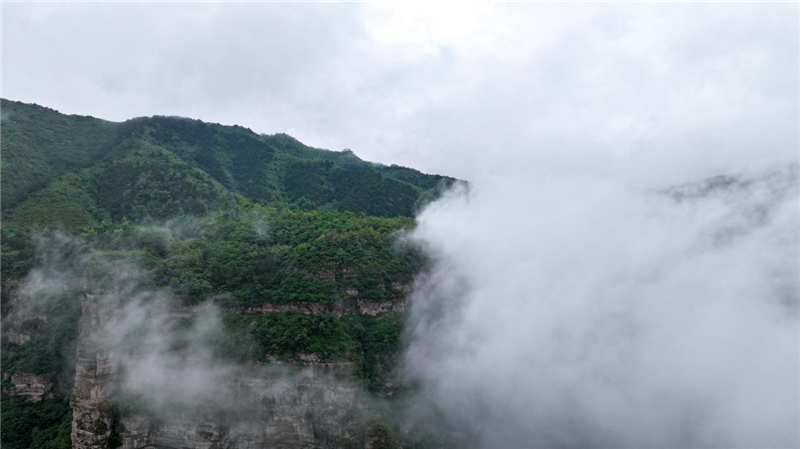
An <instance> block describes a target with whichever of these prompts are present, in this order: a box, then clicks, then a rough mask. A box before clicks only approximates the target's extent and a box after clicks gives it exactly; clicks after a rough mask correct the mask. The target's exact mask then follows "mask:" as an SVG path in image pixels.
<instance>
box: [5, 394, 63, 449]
mask: <svg viewBox="0 0 800 449" xmlns="http://www.w3.org/2000/svg"><path fill="white" fill-rule="evenodd" d="M2 401H3V413H2V427H0V431H1V433H0V439H2V441H3V448H4V449H69V448H70V447H72V444H71V440H70V431H71V425H72V410H71V409H70V406H69V399H68V398H67V397H66V395H64V396H61V397H58V398H54V399H45V400H43V401H41V402H37V403H34V404H31V403H27V402H24V401H23V400H22V399H21V398H17V397H14V396H11V395H6V394H5V393H3V395H2Z"/></svg>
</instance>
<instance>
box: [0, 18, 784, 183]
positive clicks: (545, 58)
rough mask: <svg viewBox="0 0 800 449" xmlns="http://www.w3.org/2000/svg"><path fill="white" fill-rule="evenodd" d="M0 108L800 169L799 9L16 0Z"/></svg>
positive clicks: (611, 169)
mask: <svg viewBox="0 0 800 449" xmlns="http://www.w3.org/2000/svg"><path fill="white" fill-rule="evenodd" d="M2 8H3V10H2V13H3V19H2V20H3V23H2V25H3V55H2V63H3V64H2V66H3V67H2V95H3V97H4V98H8V99H14V100H21V101H26V102H36V103H39V104H43V105H46V106H49V107H52V108H55V109H58V110H59V111H62V112H67V113H78V114H88V115H94V116H97V117H102V118H106V119H110V120H124V119H126V118H130V117H133V116H141V115H152V114H170V115H173V114H174V115H181V116H189V117H194V118H200V119H203V120H207V121H214V122H220V123H225V124H241V125H244V126H247V127H249V128H251V129H253V130H254V131H257V132H265V133H275V132H286V133H289V134H291V135H293V136H295V137H297V138H299V139H300V140H301V141H303V142H305V143H307V144H310V145H313V146H317V147H321V148H328V149H334V150H341V149H343V148H351V149H352V150H353V151H355V152H356V154H358V155H359V156H361V157H362V158H364V159H368V160H374V161H379V162H384V163H399V164H403V165H407V166H412V167H416V168H419V169H421V170H424V171H428V172H438V173H443V174H450V175H455V176H459V177H462V178H468V179H470V180H472V181H476V180H479V179H481V178H483V177H487V176H504V175H506V173H507V172H508V171H514V170H518V171H524V172H525V173H528V174H530V175H535V174H537V173H554V172H560V171H567V172H577V173H582V172H586V171H590V172H593V173H595V174H600V175H602V176H614V177H625V178H626V179H629V180H630V181H631V182H633V183H638V184H649V185H652V184H656V185H666V184H671V183H674V182H681V181H689V180H693V179H696V178H699V177H705V176H711V175H715V174H718V173H721V172H731V171H736V170H738V169H740V168H742V167H749V166H752V165H754V164H764V163H767V162H768V160H775V159H780V160H786V159H792V158H796V157H797V144H798V136H797V121H798V87H797V80H798V51H799V47H798V9H797V5H796V4H767V5H760V4H709V5H697V4H694V5H690V4H663V3H662V4H641V3H640V4H603V5H601V4H594V5H590V4H567V5H559V4H489V3H460V4H458V5H457V6H456V5H453V4H437V3H422V4H412V5H388V4H384V5H377V4H353V3H339V4H319V3H304V4H290V3H270V4H253V3H240V4H230V3H213V4H209V3H196V4H191V3H173V4H158V3H146V4H145V3H124V4H120V3H78V4H59V3H39V4H25V3H7V2H4V3H3V6H2Z"/></svg>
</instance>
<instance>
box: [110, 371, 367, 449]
mask: <svg viewBox="0 0 800 449" xmlns="http://www.w3.org/2000/svg"><path fill="white" fill-rule="evenodd" d="M350 368H351V367H350V366H346V364H339V365H317V364H314V363H309V364H307V365H306V366H305V367H303V368H300V369H297V368H296V367H291V366H289V365H286V364H282V363H271V364H266V365H255V366H254V367H253V368H252V369H251V370H248V374H247V375H246V376H244V377H241V378H239V379H237V380H236V385H234V386H233V387H234V388H232V391H235V392H236V393H235V397H234V398H231V399H232V401H231V403H232V404H235V409H231V410H221V409H217V410H215V411H212V409H211V408H206V407H197V409H196V410H194V411H193V413H189V414H187V413H185V412H184V413H181V414H169V413H159V414H153V415H151V416H142V415H137V416H128V417H125V418H123V420H122V424H123V426H124V428H125V431H124V433H123V435H122V440H123V444H122V447H123V449H135V448H142V447H151V446H168V447H181V448H184V447H186V448H203V449H234V448H244V449H250V448H253V449H255V448H264V447H280V448H320V447H330V446H332V445H333V444H334V442H335V441H336V439H337V438H339V437H349V435H347V433H346V430H345V429H347V428H348V425H347V424H348V421H349V420H350V419H352V417H353V416H354V413H355V412H356V411H357V410H358V409H359V407H361V405H362V404H361V400H360V394H359V391H360V389H359V387H358V386H356V385H355V384H353V383H352V382H350V381H348V380H347V376H346V373H347V372H348V370H349V369H350ZM212 413H213V415H212Z"/></svg>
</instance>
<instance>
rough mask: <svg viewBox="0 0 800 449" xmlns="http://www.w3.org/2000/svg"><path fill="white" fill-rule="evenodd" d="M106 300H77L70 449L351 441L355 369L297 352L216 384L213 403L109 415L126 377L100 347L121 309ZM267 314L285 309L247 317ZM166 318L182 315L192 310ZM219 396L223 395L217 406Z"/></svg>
mask: <svg viewBox="0 0 800 449" xmlns="http://www.w3.org/2000/svg"><path fill="white" fill-rule="evenodd" d="M109 296H113V295H111V294H109V293H94V294H86V295H84V297H83V299H82V301H81V311H82V314H83V316H82V318H81V323H80V332H79V337H78V344H77V358H76V372H75V385H74V392H73V396H72V398H73V399H72V411H73V421H72V446H73V447H74V448H80V449H90V448H110V447H112V444H114V445H116V444H121V447H122V448H123V449H134V448H144V447H168V448H206V449H234V448H245V449H247V448H263V447H280V448H324V447H334V446H336V444H337V440H339V439H340V438H351V437H352V435H350V434H349V433H348V429H351V428H352V427H353V426H352V425H351V424H352V423H353V422H354V420H356V419H358V418H357V417H358V416H359V413H360V410H362V409H363V407H364V403H365V401H363V399H362V394H361V392H362V389H361V387H360V386H359V385H357V384H355V383H354V382H353V381H352V374H353V370H354V365H353V364H352V363H350V362H331V361H321V360H319V359H318V358H317V356H316V355H314V354H301V355H300V356H299V359H298V360H295V361H292V362H291V363H290V362H285V361H281V360H279V359H277V358H274V359H270V361H269V363H253V364H250V365H247V366H245V367H243V368H242V369H241V370H239V371H237V375H236V376H228V377H226V380H225V382H226V384H220V385H218V386H216V387H215V389H216V390H218V392H217V393H219V392H222V393H223V394H222V395H220V394H216V395H211V396H213V397H214V399H211V400H212V401H215V402H213V403H209V402H204V401H206V400H205V399H199V400H198V401H197V403H192V405H190V406H185V405H182V406H180V407H176V408H175V409H171V410H154V409H148V410H139V411H136V412H131V411H127V412H126V414H124V415H123V416H121V417H119V416H117V417H115V414H114V412H113V409H114V407H113V406H112V396H114V395H115V393H116V391H115V390H116V389H117V388H119V385H121V384H122V383H123V380H124V378H125V376H127V375H128V374H124V373H123V370H121V369H120V367H119V365H120V364H119V363H117V362H118V361H116V360H115V358H114V354H112V353H108V352H106V351H104V349H103V348H102V345H101V344H98V342H100V341H101V340H99V339H98V336H100V335H102V333H103V332H105V331H107V330H110V328H111V327H112V326H115V325H114V324H113V318H114V314H115V313H116V311H117V310H119V308H120V307H119V306H118V305H114V304H111V303H109V302H105V301H107V298H108V297H109ZM104 298H105V299H104ZM351 301H352V302H353V304H354V305H353V306H352V307H354V309H353V310H354V311H358V310H360V308H361V307H362V305H361V304H360V303H358V302H356V301H354V300H351ZM112 302H113V301H112ZM365 304H367V303H365ZM392 304H393V303H392V302H388V303H386V304H379V305H372V304H371V303H369V304H367V306H366V308H365V310H368V311H371V312H372V311H374V313H379V311H382V310H384V308H386V309H388V310H391V309H392V308H393V307H398V308H399V307H402V305H404V303H399V302H398V303H397V305H394V306H393V305H392ZM401 304H402V305H401ZM272 311H283V309H280V308H278V309H275V306H262V307H261V309H259V310H250V311H249V312H250V313H258V312H260V313H269V312H272ZM314 311H315V309H309V311H308V313H314ZM165 313H168V314H170V315H173V314H174V315H175V316H177V317H184V316H188V315H190V314H191V313H192V311H191V310H189V309H186V310H184V309H180V310H174V311H173V310H169V311H165ZM126 372H127V371H126ZM176 381H177V382H180V381H181V380H180V379H176ZM211 396H210V397H211ZM220 396H222V397H224V400H223V401H221V402H220V399H219V397H220ZM115 420H117V421H115Z"/></svg>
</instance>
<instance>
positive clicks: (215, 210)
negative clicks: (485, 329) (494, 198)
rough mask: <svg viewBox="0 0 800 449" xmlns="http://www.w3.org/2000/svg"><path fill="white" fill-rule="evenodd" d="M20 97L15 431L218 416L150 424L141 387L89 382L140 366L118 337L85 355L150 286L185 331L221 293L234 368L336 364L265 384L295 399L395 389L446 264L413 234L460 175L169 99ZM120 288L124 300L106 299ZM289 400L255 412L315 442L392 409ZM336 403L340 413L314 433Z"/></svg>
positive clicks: (14, 181)
mask: <svg viewBox="0 0 800 449" xmlns="http://www.w3.org/2000/svg"><path fill="white" fill-rule="evenodd" d="M0 111H1V112H2V122H0V132H1V133H2V134H1V135H0V151H1V152H2V172H1V173H2V221H3V223H2V312H3V324H4V326H3V338H2V368H3V388H2V391H3V413H2V419H3V425H2V432H3V433H2V438H3V447H8V448H28V447H36V448H43V447H48V448H53V447H59V448H63V447H70V446H72V447H118V446H120V445H121V446H123V447H132V446H131V445H134V446H136V445H140V444H155V445H160V446H164V447H169V446H170V444H172V443H169V442H170V441H173V442H174V438H178V437H175V436H174V435H172V434H171V433H169V432H172V431H173V430H174V431H178V430H176V429H183V426H190V427H192V426H197V429H196V432H198V434H197V435H206V432H205V431H201V430H202V429H204V428H205V427H203V426H207V425H208V423H203V421H202V419H201V418H200V417H196V418H189V420H188V422H183V421H181V422H180V423H179V424H175V425H176V426H178V427H175V428H171V427H169V426H166V427H165V429H167V430H163V429H162V431H155V430H153V429H150V430H148V429H147V428H144V429H142V428H139V427H137V426H139V424H141V423H142V419H145V420H147V419H151V418H154V417H155V415H152V413H153V412H152V410H151V411H150V412H148V411H147V410H145V409H142V408H141V406H139V405H137V406H136V407H133V408H132V406H131V404H139V403H140V402H141V400H140V399H137V398H136V397H126V398H125V399H124V400H122V399H119V398H118V397H116V396H114V397H111V396H107V395H105V393H104V394H101V395H100V396H97V394H98V393H92V394H91V395H90V394H89V393H87V392H86V390H85V389H86V388H89V386H90V385H98V384H100V385H105V386H107V387H108V389H109V391H111V390H113V389H115V388H117V387H115V385H116V386H118V385H119V383H120V382H121V380H120V379H119V376H117V375H116V374H114V372H115V370H116V368H114V367H113V366H112V365H107V366H106V365H104V366H106V368H101V366H100V365H98V363H101V362H100V360H101V359H102V360H105V359H104V358H103V357H106V356H103V355H102V354H104V353H103V352H102V351H101V352H99V353H97V355H96V356H93V357H91V358H86V357H85V356H83V355H81V354H84V353H85V352H86V351H88V349H87V348H89V347H90V346H92V345H93V344H94V343H91V342H92V341H93V338H95V337H93V335H95V334H98V333H100V332H101V331H103V326H104V324H103V323H104V322H103V321H102V320H101V321H97V320H98V319H100V318H98V317H102V316H105V317H114V316H116V315H118V313H119V312H120V311H123V310H124V309H125V307H128V306H129V305H130V304H131V303H136V302H137V301H139V299H137V298H139V297H141V295H143V294H144V295H145V296H147V297H148V298H150V297H153V298H160V299H158V300H148V301H149V302H147V304H145V305H144V306H143V308H144V309H146V310H150V309H151V308H152V307H155V305H157V304H159V302H160V301H161V302H165V303H169V304H171V305H170V306H169V308H168V309H164V310H161V311H160V312H159V313H158V314H156V316H155V317H154V319H156V320H167V322H169V323H171V324H169V325H167V324H165V325H164V326H165V328H163V329H158V330H157V332H158V333H161V332H166V331H168V332H169V335H173V333H174V334H175V335H184V333H185V332H186V328H187V327H191V323H192V322H193V320H195V319H197V318H196V317H197V316H198V314H201V315H202V313H203V312H202V310H204V304H207V303H209V302H211V303H213V304H214V305H215V307H217V310H219V314H220V316H219V320H220V326H221V329H220V332H221V333H222V334H221V335H222V336H221V337H218V338H219V339H220V340H219V341H217V340H215V343H214V344H213V345H210V346H208V347H205V350H207V351H210V352H211V353H214V354H216V355H215V356H214V357H217V358H218V359H217V362H218V363H220V364H222V365H225V364H234V365H236V366H240V365H241V364H248V365H247V366H251V365H252V366H253V367H254V368H253V370H252V371H249V370H247V371H246V372H245V374H244V375H245V377H246V378H252V381H253V382H263V381H265V379H263V378H261V377H259V376H261V374H258V373H262V371H263V369H267V368H263V369H262V368H258V367H261V366H272V364H274V363H278V364H279V365H280V364H287V365H286V366H290V367H296V368H298V369H299V368H302V367H305V368H303V369H313V370H315V371H314V372H315V374H314V376H312V379H323V380H324V381H323V382H322V383H321V384H319V383H316V382H317V381H310V382H311V383H308V382H307V381H305V380H298V382H300V384H298V385H297V388H298V390H297V392H293V391H294V390H292V388H294V387H291V386H290V387H287V388H289V390H280V391H277V392H272V393H270V392H269V391H267V392H263V391H262V393H259V394H268V395H269V394H278V395H283V396H280V397H284V396H286V395H288V396H287V397H289V398H290V402H292V401H294V399H291V398H294V397H299V396H297V395H303V394H305V393H303V391H307V390H308V389H309V388H312V389H318V388H323V389H327V388H334V389H337V388H338V389H342V388H344V389H345V391H349V393H348V395H349V396H348V395H345V398H347V397H350V398H351V400H355V399H353V398H354V397H355V396H353V395H355V394H356V390H352V389H351V387H352V386H354V385H361V386H363V388H364V390H365V391H370V392H372V393H373V394H378V395H387V394H392V392H393V391H395V390H397V388H399V384H398V383H397V382H396V381H395V380H394V376H395V374H394V364H395V362H396V359H397V354H398V352H399V350H400V348H401V346H402V344H403V343H402V332H403V326H404V321H405V313H404V309H405V300H406V295H407V293H408V290H409V288H410V285H411V282H412V281H413V279H414V276H415V275H416V274H417V273H418V272H419V271H420V270H421V269H422V268H423V267H424V265H425V263H426V262H425V257H424V254H423V253H422V252H421V251H420V250H419V249H418V248H415V247H413V246H410V245H406V244H404V243H403V239H402V238H401V237H402V235H403V233H404V232H405V231H407V230H409V229H411V228H412V227H413V226H414V220H413V218H412V217H413V215H414V213H415V212H416V211H417V210H418V208H419V207H421V206H422V205H424V204H425V203H426V202H427V201H430V200H432V199H434V198H436V196H437V195H438V194H439V193H440V192H441V191H442V190H443V189H445V188H447V187H448V186H449V185H451V184H452V183H453V182H455V180H454V179H453V178H448V177H444V176H439V175H426V174H423V173H420V172H418V171H416V170H413V169H409V168H405V167H399V166H394V165H393V166H383V165H379V164H373V163H369V162H365V161H362V160H361V159H359V158H358V157H357V156H355V155H354V154H353V153H352V152H351V151H349V150H345V151H341V152H336V151H327V150H320V149H315V148H310V147H308V146H305V145H303V144H302V143H300V142H299V141H297V140H296V139H294V138H292V137H290V136H288V135H285V134H276V135H258V134H256V133H254V132H252V131H250V130H248V129H246V128H243V127H240V126H223V125H217V124H210V123H204V122H202V121H199V120H192V119H185V118H178V117H158V116H156V117H142V118H136V119H131V120H128V121H125V122H121V123H114V122H109V121H104V120H100V119H97V118H94V117H83V116H73V115H64V114H60V113H59V112H57V111H55V110H52V109H49V108H46V107H42V106H37V105H30V104H24V103H20V102H15V101H9V100H2V102H0ZM130 276H134V277H135V278H136V281H135V282H134V283H131V282H130V279H129V277H130ZM126 283H127V284H126ZM111 291H114V292H117V293H114V294H113V295H111V294H110V293H109V292H111ZM104 295H108V296H109V297H110V298H111V299H109V301H110V302H108V301H106V302H103V301H101V302H97V301H96V300H95V299H93V298H97V297H98V296H99V297H104ZM126 295H128V296H126ZM131 295H132V296H131ZM154 304H155V305H154ZM117 318H119V317H117ZM107 319H108V318H107ZM142 324H143V323H139V325H142ZM165 329H166V330H165ZM137 335H138V334H137ZM98 338H99V337H98ZM170 338H171V337H170ZM176 338H177V337H176ZM179 338H180V339H184V338H185V336H184V337H179ZM215 338H217V337H215ZM92 351H96V349H92ZM120 351H123V352H124V350H123V349H122V348H114V350H113V351H111V352H108V354H111V353H117V354H119V353H120ZM178 353H180V351H178ZM131 357H132V359H136V358H137V357H141V354H140V353H137V354H136V355H132V356H131ZM119 362H124V361H119ZM102 363H106V362H102ZM123 364H124V363H123ZM265 364H266V365H265ZM281 366H283V365H281ZM331 367H339V368H336V369H335V370H334V371H336V372H337V373H338V374H336V373H331V372H329V371H330V369H333V368H331ZM103 369H109V370H110V371H109V372H107V373H101V371H102V370H103ZM283 369H284V368H281V370H283ZM337 370H338V371H337ZM339 371H341V372H339ZM87 373H89V374H87ZM91 373H94V374H91ZM262 374H263V373H262ZM334 374H335V375H334ZM342 375H344V378H343V379H344V380H335V379H339V378H340V377H341V376H342ZM329 376H333V377H332V378H331V379H328V377H329ZM269 379H272V378H268V379H266V380H269ZM274 380H275V379H272V381H274ZM92 388H95V387H92ZM104 388H105V387H104ZM220 388H226V387H224V386H220ZM98 397H100V398H101V399H98ZM248 400H249V399H248ZM270 400H278V399H275V398H273V399H270ZM98 401H99V402H98ZM325 401H326V400H323V402H321V403H319V402H318V400H317V399H314V400H313V401H312V403H311V404H310V405H313V406H314V407H318V406H323V405H325V406H328V407H333V409H332V411H331V413H332V414H331V415H330V419H333V421H332V422H338V421H336V420H340V418H341V417H340V415H341V411H342V410H347V409H349V408H350V407H352V406H353V405H352V404H351V403H350V402H347V401H345V402H341V400H339V402H336V401H334V403H332V404H330V403H327V402H325ZM245 402H246V401H245ZM292 403H293V402H292ZM248 404H249V403H248ZM348 404H350V405H348ZM248 407H255V408H254V410H255V411H257V412H258V413H263V412H264V410H265V409H263V407H262V406H260V405H257V404H256V405H254V404H249V405H248ZM259 407H261V408H259ZM287 407H289V408H288V409H287V410H284V411H283V412H282V413H286V414H287V415H286V416H285V417H284V418H280V419H279V418H273V419H271V420H267V421H263V422H262V421H259V422H258V423H255V424H254V425H263V426H267V427H268V428H269V429H272V430H270V431H269V432H271V433H270V435H273V433H274V435H273V436H272V437H270V438H273V439H274V438H283V439H287V438H288V440H289V441H293V442H294V443H297V444H299V446H298V447H305V446H307V445H313V446H314V447H317V446H319V445H323V446H336V447H359V445H360V444H361V443H359V442H363V441H364V438H366V436H365V435H366V433H364V432H368V431H369V428H370V426H371V425H372V424H370V423H375V422H376V421H375V419H374V418H373V419H372V421H370V422H366V423H363V422H362V423H360V424H358V425H356V427H355V429H356V430H355V433H353V432H354V431H353V430H352V429H350V430H348V429H349V428H345V427H342V426H339V425H338V424H337V425H335V426H333V428H331V427H330V425H331V423H330V422H327V421H326V420H329V416H328V415H327V414H321V415H315V416H312V415H308V413H307V411H306V410H305V409H302V407H301V408H298V407H300V405H297V406H295V405H292V406H287ZM266 410H273V408H269V407H268V408H267V409H266ZM337 410H339V411H337ZM148 413H151V414H148ZM270 413H275V412H274V410H273V411H271V412H270ZM170 416H172V415H170ZM181 416H183V415H181ZM348 416H349V415H348ZM354 416H356V415H354ZM358 416H360V415H358ZM161 418H164V416H161ZM334 418H335V419H334ZM203 419H205V418H203ZM220 419H221V418H220ZM348 419H349V418H348ZM197 420H199V421H197ZM286 420H288V421H286ZM320 420H322V421H324V422H325V429H324V430H320V429H317V430H315V431H314V432H313V433H312V434H309V433H308V428H309V427H308V426H312V428H313V427H314V426H321V425H322V424H320V422H321V421H320ZM145 422H147V421H145ZM225 422H226V421H224V420H223V421H214V423H215V424H213V425H214V426H222V427H220V428H221V429H224V427H225V426H226V425H227V424H225ZM287 422H291V423H292V426H294V427H293V428H294V429H295V430H287V429H285V428H284V427H282V426H285V425H286V423H287ZM126 425H128V426H129V428H128V429H127V430H126V428H125V426H126ZM298 426H299V427H298ZM192 428H194V427H192ZM169 429H172V430H169ZM303 429H306V430H303ZM359 429H360V430H359ZM381 429H382V430H381ZM379 430H380V432H383V433H382V435H384V437H386V438H389V435H390V434H391V431H390V430H388V428H381V427H379ZM159 432H161V433H159ZM180 432H183V430H180ZM192 432H194V431H192ZM287 432H288V433H287ZM298 432H299V433H298ZM387 432H388V433H387ZM246 435H250V434H248V433H246ZM331 435H334V436H336V435H338V437H336V438H337V439H334V440H331V439H330V438H332V437H331ZM180 438H183V437H180ZM192 438H194V437H192ZM198 438H200V440H203V439H204V438H206V437H205V436H202V437H198ZM214 438H218V440H215V441H216V442H212V443H213V444H212V447H217V446H219V447H223V446H224V444H227V445H228V446H224V447H237V445H240V444H242V443H241V441H239V440H236V441H234V440H230V441H229V440H226V438H229V436H228V435H226V433H225V431H223V430H220V431H219V433H218V435H217V436H216V437H214ZM200 440H197V441H195V440H191V438H190V440H185V441H184V440H180V441H182V442H181V443H180V444H182V445H184V446H193V445H196V444H200V443H198V441H200ZM223 441H228V442H227V443H223ZM270 441H272V440H270ZM206 443H207V441H205V440H203V443H202V444H201V446H202V447H206V446H205V444H206ZM273 443H274V441H273ZM294 443H293V444H294ZM174 444H178V443H174ZM214 444H215V445H217V446H213V445H214ZM259 444H260V443H259ZM264 444H266V443H264ZM269 444H272V443H269ZM220 445H223V446H220ZM353 445H355V446H353Z"/></svg>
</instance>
